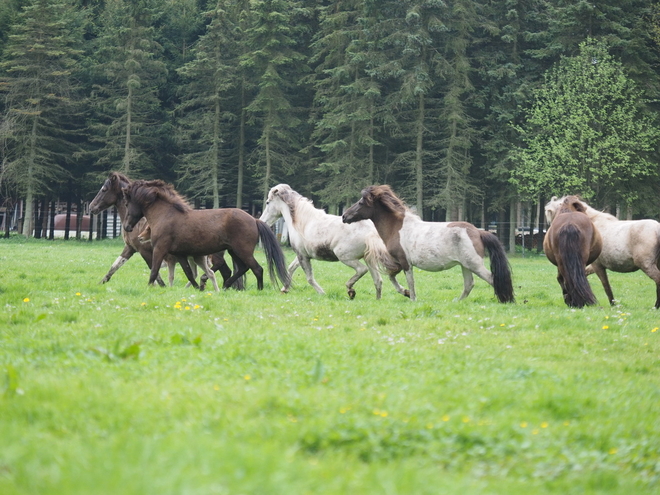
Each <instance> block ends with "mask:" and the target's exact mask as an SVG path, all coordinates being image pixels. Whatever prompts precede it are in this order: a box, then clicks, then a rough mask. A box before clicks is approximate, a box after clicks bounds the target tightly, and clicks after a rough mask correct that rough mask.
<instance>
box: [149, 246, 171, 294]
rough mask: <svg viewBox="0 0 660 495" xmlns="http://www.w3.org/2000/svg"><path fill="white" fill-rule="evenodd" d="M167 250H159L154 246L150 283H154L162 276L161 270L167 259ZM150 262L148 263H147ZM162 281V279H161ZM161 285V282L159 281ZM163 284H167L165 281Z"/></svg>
mask: <svg viewBox="0 0 660 495" xmlns="http://www.w3.org/2000/svg"><path fill="white" fill-rule="evenodd" d="M166 254H167V252H166V251H165V250H159V251H157V250H156V249H155V248H154V251H153V255H152V257H151V273H150V275H149V285H154V282H156V280H157V279H159V278H160V274H159V270H160V267H161V265H162V264H163V260H164V259H165V255H166ZM147 264H148V263H147ZM160 282H162V279H161V280H160ZM159 285H160V283H159ZM162 285H165V284H164V283H163V284H162Z"/></svg>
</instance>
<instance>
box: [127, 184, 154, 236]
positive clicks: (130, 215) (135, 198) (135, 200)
mask: <svg viewBox="0 0 660 495" xmlns="http://www.w3.org/2000/svg"><path fill="white" fill-rule="evenodd" d="M148 189H149V188H147V186H145V183H144V181H142V180H136V181H135V182H133V183H131V184H129V185H127V186H125V187H123V188H122V194H123V196H124V207H125V208H126V216H125V217H124V220H123V222H122V227H124V230H125V231H126V232H132V231H133V227H135V224H137V223H138V222H139V221H140V219H141V218H142V217H143V216H144V212H143V205H144V203H145V201H146V200H148V198H149V196H150V192H151V191H149V190H148ZM153 194H155V193H153V192H151V195H153ZM152 201H153V199H152Z"/></svg>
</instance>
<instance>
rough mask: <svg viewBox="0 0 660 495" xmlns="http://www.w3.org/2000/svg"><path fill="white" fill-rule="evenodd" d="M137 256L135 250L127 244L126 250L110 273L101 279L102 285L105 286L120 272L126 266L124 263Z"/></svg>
mask: <svg viewBox="0 0 660 495" xmlns="http://www.w3.org/2000/svg"><path fill="white" fill-rule="evenodd" d="M134 254H135V249H133V248H132V247H131V246H129V245H128V244H126V245H125V246H124V250H123V251H122V252H121V254H120V255H119V256H118V257H117V259H116V260H115V262H114V263H113V264H112V266H111V267H110V270H109V271H108V273H106V274H105V277H103V278H102V279H101V282H99V283H101V284H105V283H106V282H109V281H110V279H111V278H112V276H113V275H114V274H115V272H116V271H117V270H119V269H120V268H121V267H122V266H124V263H126V262H127V261H128V260H129V259H130V258H131V256H133V255H134Z"/></svg>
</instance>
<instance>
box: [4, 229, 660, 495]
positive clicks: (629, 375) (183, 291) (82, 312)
mask: <svg viewBox="0 0 660 495" xmlns="http://www.w3.org/2000/svg"><path fill="white" fill-rule="evenodd" d="M121 249H122V244H121V242H120V241H118V240H114V241H113V240H110V241H102V242H94V243H87V242H76V241H68V242H64V241H54V242H53V241H44V240H29V241H26V240H22V239H18V238H12V239H9V240H6V239H2V240H0V493H2V494H4V495H14V494H92V493H93V494H122V495H124V494H136V495H137V494H140V495H144V494H159V495H162V494H204V495H206V494H305V493H309V494H438V493H451V494H529V493H541V494H543V493H557V494H585V493H587V494H588V493H593V494H596V493H598V494H601V493H608V494H609V493H626V494H630V493H634V494H644V493H658V492H660V419H659V411H660V407H659V405H660V376H659V375H660V353H659V351H660V330H658V328H659V327H660V313H658V311H656V310H655V309H653V304H654V302H655V287H654V284H653V282H652V281H651V280H650V279H648V278H647V277H646V276H645V275H644V274H642V273H639V272H637V273H633V274H615V273H611V274H610V277H611V283H612V286H613V290H614V293H615V296H617V297H618V298H619V300H620V305H618V306H616V307H612V308H610V307H609V305H607V304H606V303H607V299H606V297H605V294H604V292H603V290H602V287H601V286H600V283H599V282H598V280H597V279H596V278H595V277H594V278H590V281H591V283H592V287H593V288H594V291H595V293H596V296H597V297H598V299H599V301H600V303H601V304H602V305H601V306H598V307H591V308H586V309H583V310H571V309H568V308H567V307H566V306H565V305H564V303H563V300H562V298H561V292H560V289H559V285H558V284H557V282H556V279H555V276H556V271H555V268H554V267H553V266H552V265H550V263H549V262H547V260H545V258H543V257H540V256H537V255H532V256H528V257H525V258H523V257H520V256H515V257H513V258H512V259H511V265H512V267H513V271H514V282H515V287H516V296H517V303H516V304H513V305H502V304H499V303H497V302H496V299H495V297H494V295H493V291H492V289H491V288H490V286H488V285H487V284H486V283H484V282H483V281H481V280H479V279H477V280H476V283H475V288H474V290H473V291H472V294H471V295H470V296H469V297H468V298H467V299H465V300H463V301H454V298H456V297H457V296H458V295H460V292H461V289H462V277H461V272H460V269H459V268H454V269H452V270H450V271H447V272H442V273H427V272H420V271H417V272H416V282H417V292H418V301H417V302H411V301H409V300H407V299H405V298H403V297H402V296H400V295H399V294H397V293H395V291H394V290H393V288H392V287H391V285H390V284H389V281H387V280H385V281H384V283H383V298H382V300H380V301H376V300H375V297H374V294H375V291H374V287H373V285H372V283H371V280H370V278H369V276H368V275H367V276H366V277H365V278H363V279H362V280H361V281H360V282H358V284H357V285H356V290H357V297H356V299H355V300H353V301H350V300H348V298H347V296H346V291H345V288H344V283H345V281H346V280H347V279H348V278H349V277H350V275H351V274H352V270H350V269H349V268H347V267H345V266H343V265H340V264H338V263H322V262H314V263H313V264H314V268H315V273H316V276H317V280H318V282H319V283H320V284H321V286H323V287H324V288H325V289H326V292H327V294H326V295H325V296H322V295H318V294H316V292H314V290H313V289H312V288H311V287H310V286H309V285H308V284H307V282H306V281H305V278H304V276H303V274H302V271H299V272H297V273H296V276H295V282H296V285H295V286H294V287H293V289H292V290H291V292H290V293H289V294H281V293H280V292H279V290H278V289H277V288H274V287H273V286H272V285H271V284H270V282H269V281H267V282H266V288H265V290H264V291H257V290H256V282H255V279H254V276H253V275H252V274H248V278H247V282H248V289H247V290H246V291H245V292H236V291H226V292H220V293H215V292H212V291H211V292H196V291H194V290H192V289H187V288H185V287H184V276H183V273H182V271H181V270H180V269H179V271H178V272H177V278H176V280H175V286H174V287H172V288H169V287H168V288H159V287H147V279H148V270H147V267H146V265H145V264H144V262H143V261H142V260H141V259H140V258H139V257H138V256H135V257H134V258H133V259H131V260H130V261H129V262H127V263H126V265H124V267H123V268H122V269H120V270H119V271H118V272H117V273H116V274H115V275H114V277H113V278H112V280H111V281H110V282H109V283H107V284H105V285H100V284H99V283H98V282H99V280H101V278H102V277H103V275H104V274H105V273H106V272H107V270H108V268H109V267H110V265H111V264H112V262H113V261H114V260H115V258H116V257H117V256H118V255H119V253H120V251H121ZM258 254H259V257H258V258H259V259H260V260H261V261H262V262H263V259H264V256H263V253H258ZM286 255H287V259H288V260H291V259H292V257H293V253H292V252H291V251H286ZM162 274H163V278H165V279H166V271H163V272H162ZM401 280H402V281H404V278H402V279H401Z"/></svg>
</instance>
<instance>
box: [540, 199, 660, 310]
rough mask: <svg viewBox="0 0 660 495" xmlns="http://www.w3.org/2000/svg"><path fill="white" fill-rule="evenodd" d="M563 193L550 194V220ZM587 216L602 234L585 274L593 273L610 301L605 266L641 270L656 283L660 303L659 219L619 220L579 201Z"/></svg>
mask: <svg viewBox="0 0 660 495" xmlns="http://www.w3.org/2000/svg"><path fill="white" fill-rule="evenodd" d="M564 198H565V197H562V198H557V197H553V198H552V199H551V200H550V201H549V202H548V204H547V205H546V206H545V216H546V219H547V221H548V223H552V220H553V219H554V217H555V215H556V214H557V211H558V210H559V208H560V205H561V204H562V203H563V201H564ZM582 204H583V205H584V207H585V212H586V214H587V216H588V217H589V218H590V219H591V221H592V222H593V223H594V225H595V226H596V228H597V229H598V231H599V232H600V234H601V236H602V238H603V250H602V251H601V253H600V256H599V257H598V259H597V260H596V261H594V262H593V263H591V265H589V266H588V267H587V275H590V274H591V273H595V274H596V275H597V276H598V278H599V279H600V281H601V283H602V284H603V288H604V289H605V293H606V294H607V298H608V299H609V301H610V304H612V305H613V304H614V303H615V299H614V294H613V293H612V288H611V287H610V281H609V279H608V277H607V271H606V270H612V271H613V272H620V273H629V272H634V271H637V270H642V271H643V272H644V273H646V274H647V275H648V276H649V277H650V278H651V279H652V280H653V281H654V282H655V285H656V301H655V307H656V309H657V308H659V307H660V269H659V268H658V262H659V261H660V260H659V258H660V223H658V222H656V221H655V220H619V219H617V218H616V217H615V216H613V215H610V214H609V213H604V212H602V211H598V210H596V209H594V208H592V207H591V206H589V205H588V204H587V203H585V202H584V201H582Z"/></svg>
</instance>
